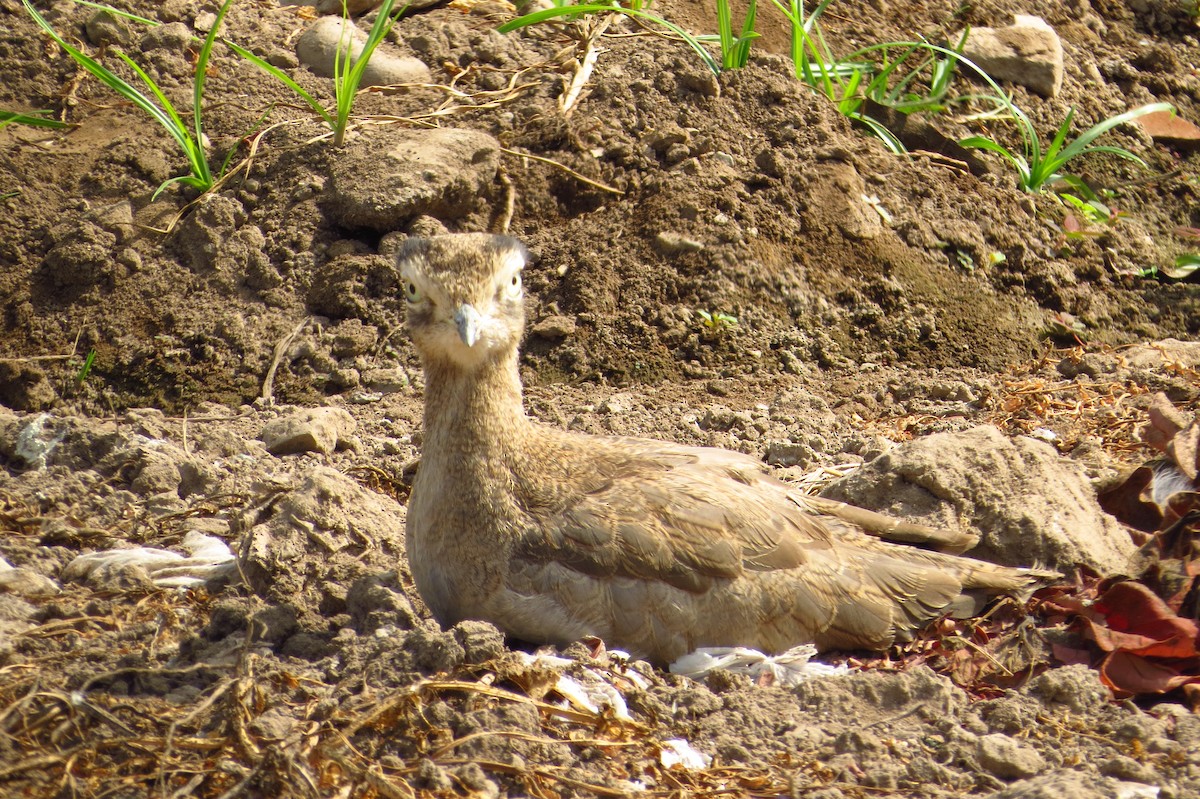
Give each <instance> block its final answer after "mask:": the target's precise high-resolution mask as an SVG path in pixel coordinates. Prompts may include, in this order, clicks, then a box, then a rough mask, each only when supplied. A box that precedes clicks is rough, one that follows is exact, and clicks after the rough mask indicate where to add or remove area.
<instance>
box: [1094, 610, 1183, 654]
mask: <svg viewBox="0 0 1200 799" xmlns="http://www.w3.org/2000/svg"><path fill="white" fill-rule="evenodd" d="M1083 621H1084V623H1085V624H1086V625H1087V629H1085V630H1084V634H1085V635H1087V636H1088V637H1089V638H1091V639H1092V640H1093V641H1095V642H1096V646H1098V647H1100V648H1101V649H1103V650H1104V651H1105V652H1131V653H1133V654H1135V655H1143V656H1145V657H1158V658H1188V657H1192V656H1194V655H1195V654H1196V643H1195V636H1192V637H1186V636H1185V635H1183V634H1179V635H1173V636H1171V637H1169V638H1166V639H1158V638H1153V637H1151V636H1148V635H1138V634H1136V633H1123V632H1118V631H1116V630H1112V629H1109V628H1108V627H1105V626H1104V625H1102V624H1097V623H1096V622H1094V621H1092V620H1091V619H1089V618H1087V617H1084V619H1083Z"/></svg>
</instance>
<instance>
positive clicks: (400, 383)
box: [362, 368, 412, 394]
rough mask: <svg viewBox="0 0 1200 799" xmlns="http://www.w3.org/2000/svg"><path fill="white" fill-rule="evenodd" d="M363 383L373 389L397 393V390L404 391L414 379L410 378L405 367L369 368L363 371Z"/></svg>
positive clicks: (384, 392) (386, 392)
mask: <svg viewBox="0 0 1200 799" xmlns="http://www.w3.org/2000/svg"><path fill="white" fill-rule="evenodd" d="M362 382H363V385H365V386H367V388H369V389H371V390H372V391H378V392H381V393H383V394H395V393H396V392H397V391H404V390H406V389H407V388H408V387H409V386H410V385H412V381H411V380H409V378H408V373H407V372H405V371H404V370H403V369H396V368H392V369H367V370H366V371H364V372H363V373H362Z"/></svg>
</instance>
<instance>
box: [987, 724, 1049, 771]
mask: <svg viewBox="0 0 1200 799" xmlns="http://www.w3.org/2000/svg"><path fill="white" fill-rule="evenodd" d="M976 754H977V755H978V756H979V765H980V766H982V767H983V768H984V769H985V770H986V771H988V772H990V773H992V774H994V775H995V776H997V777H999V778H1000V779H1002V780H1015V779H1023V778H1025V777H1032V776H1033V775H1035V774H1038V773H1040V772H1042V771H1044V770H1045V769H1046V761H1045V759H1044V758H1043V757H1042V756H1041V755H1039V754H1038V753H1037V752H1036V751H1034V750H1033V749H1032V748H1031V747H1029V746H1026V745H1025V744H1022V743H1020V742H1019V741H1017V740H1016V739H1015V738H1010V737H1009V736H1007V735H1002V734H1000V733H992V734H991V735H985V736H983V737H982V738H980V739H979V741H978V742H977V744H976Z"/></svg>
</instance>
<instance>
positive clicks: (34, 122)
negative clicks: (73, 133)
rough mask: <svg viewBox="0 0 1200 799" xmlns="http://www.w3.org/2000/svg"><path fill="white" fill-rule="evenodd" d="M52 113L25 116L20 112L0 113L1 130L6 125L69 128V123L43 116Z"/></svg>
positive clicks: (40, 112) (45, 112) (44, 112)
mask: <svg viewBox="0 0 1200 799" xmlns="http://www.w3.org/2000/svg"><path fill="white" fill-rule="evenodd" d="M50 113H53V112H51V111H34V112H32V113H28V114H23V113H21V112H19V111H0V128H3V127H4V126H5V125H12V124H17V125H28V126H29V127H31V128H69V127H71V124H70V123H69V122H60V121H59V120H57V119H54V118H52V117H46V116H41V115H42V114H50Z"/></svg>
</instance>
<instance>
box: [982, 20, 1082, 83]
mask: <svg viewBox="0 0 1200 799" xmlns="http://www.w3.org/2000/svg"><path fill="white" fill-rule="evenodd" d="M963 55H964V56H966V57H967V58H968V59H970V60H971V61H973V62H974V63H975V64H976V66H978V67H979V68H980V69H982V70H983V71H984V72H986V73H987V74H989V75H991V76H992V77H993V78H994V79H995V80H997V81H1000V80H1010V81H1012V82H1013V83H1019V84H1020V85H1022V86H1028V87H1029V88H1030V89H1033V90H1034V91H1035V92H1037V93H1038V94H1040V95H1042V96H1043V97H1053V96H1054V95H1056V94H1058V90H1059V89H1061V88H1062V80H1063V48H1062V42H1061V41H1060V40H1059V38H1058V34H1057V33H1055V32H1054V29H1053V28H1051V27H1050V26H1049V25H1048V24H1047V23H1046V21H1045V20H1043V19H1042V18H1041V17H1033V16H1027V15H1024V14H1017V15H1016V21H1015V22H1014V24H1012V25H1010V26H1009V27H1007V28H972V29H971V33H970V35H969V36H968V37H967V42H966V44H965V45H964V46H963Z"/></svg>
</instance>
